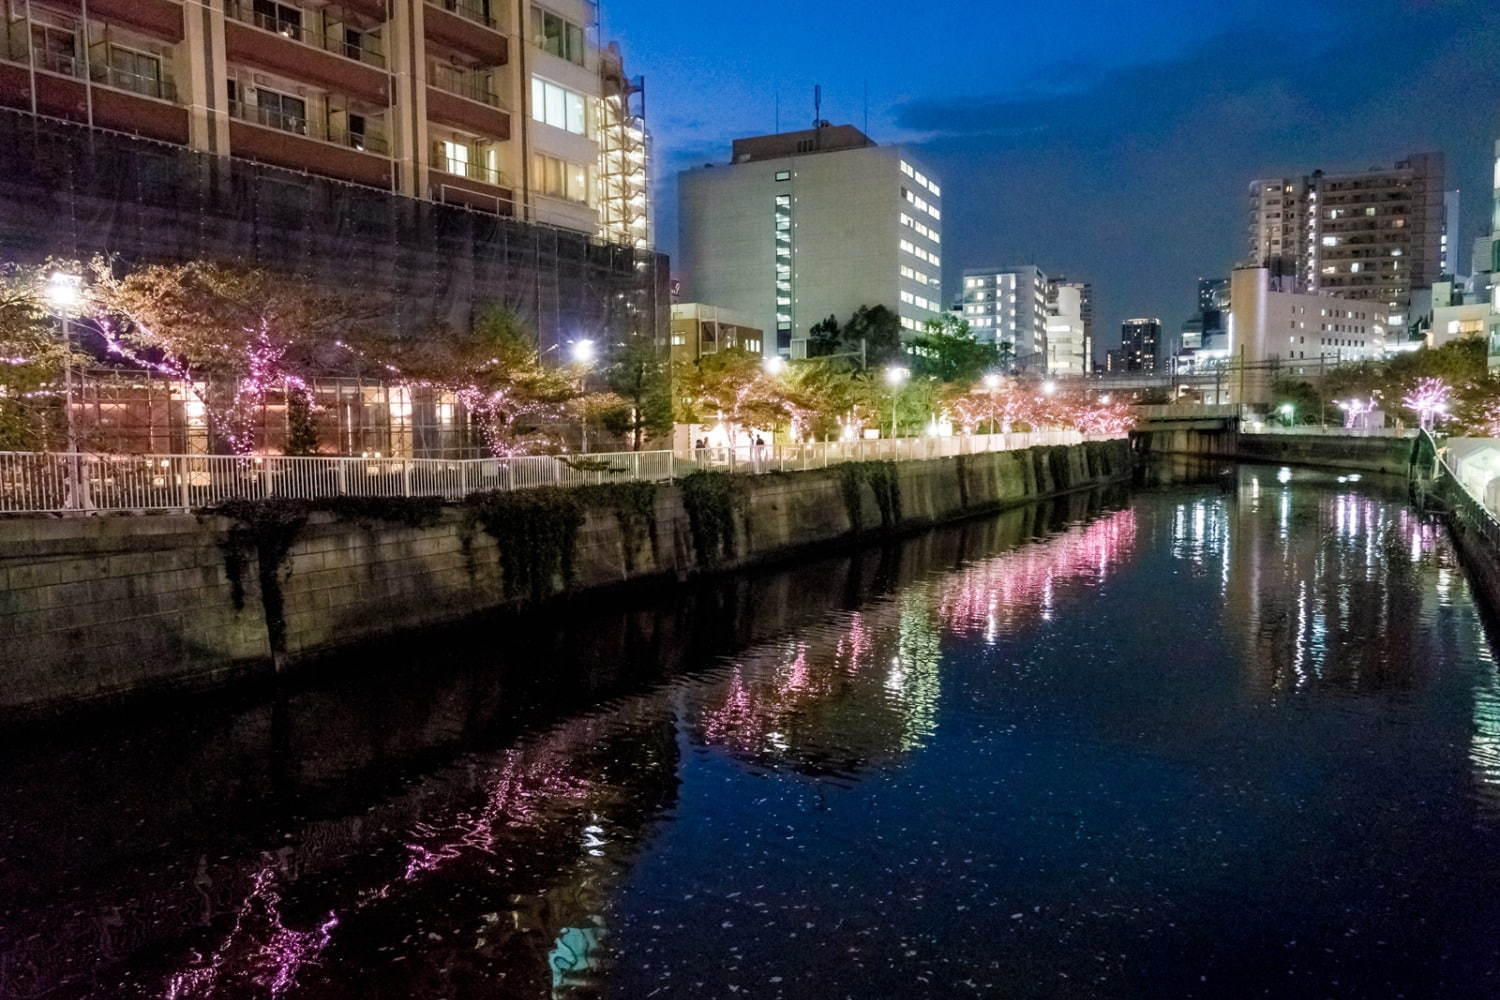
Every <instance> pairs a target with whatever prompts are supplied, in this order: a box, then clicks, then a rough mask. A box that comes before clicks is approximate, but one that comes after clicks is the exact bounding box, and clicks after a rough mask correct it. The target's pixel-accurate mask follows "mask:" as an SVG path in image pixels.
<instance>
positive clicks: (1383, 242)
mask: <svg viewBox="0 0 1500 1000" xmlns="http://www.w3.org/2000/svg"><path fill="white" fill-rule="evenodd" d="M1444 199H1445V189H1444V162H1443V156H1442V154H1440V153H1426V154H1420V155H1415V156H1411V157H1408V158H1407V159H1405V160H1402V161H1401V162H1399V163H1397V164H1396V165H1395V166H1394V167H1392V168H1390V169H1388V170H1369V171H1364V172H1360V173H1341V174H1327V173H1324V172H1322V171H1317V172H1315V173H1313V174H1310V175H1308V176H1305V177H1283V178H1270V179H1265V180H1258V181H1255V182H1254V183H1252V184H1251V186H1250V197H1249V201H1250V225H1249V247H1248V254H1247V257H1246V260H1245V263H1246V264H1247V265H1249V266H1253V267H1263V268H1265V269H1266V270H1267V271H1268V272H1269V276H1270V277H1271V278H1275V279H1283V278H1290V279H1292V280H1294V281H1295V282H1296V283H1297V287H1298V288H1299V289H1300V290H1301V291H1305V292H1313V293H1316V292H1325V293H1327V294H1330V295H1337V296H1340V297H1342V298H1345V299H1350V300H1356V301H1361V302H1368V303H1371V304H1372V306H1373V307H1374V311H1375V312H1376V313H1377V314H1379V317H1380V321H1381V322H1382V323H1383V324H1384V325H1386V326H1388V327H1400V326H1405V325H1406V323H1407V321H1408V315H1407V313H1408V310H1409V308H1410V305H1411V299H1412V293H1413V291H1414V290H1415V289H1418V288H1424V287H1428V286H1430V285H1431V284H1432V283H1433V282H1435V281H1437V280H1438V278H1439V277H1440V276H1441V275H1442V273H1443V266H1444V262H1445V254H1444V250H1443V233H1444V231H1445V228H1446V226H1447V221H1446V219H1447V214H1446V209H1445V203H1444Z"/></svg>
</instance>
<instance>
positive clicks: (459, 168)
mask: <svg viewBox="0 0 1500 1000" xmlns="http://www.w3.org/2000/svg"><path fill="white" fill-rule="evenodd" d="M438 168H439V169H440V170H442V171H443V172H444V173H449V174H453V175H454V176H456V177H467V178H468V179H469V180H471V181H483V182H484V183H486V184H494V185H495V186H496V187H499V186H500V171H498V170H496V169H495V168H494V167H487V166H485V165H484V164H482V163H475V162H473V161H471V160H459V159H455V158H454V157H451V156H445V157H443V158H442V159H441V160H440V161H439V163H438Z"/></svg>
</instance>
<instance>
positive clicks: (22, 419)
mask: <svg viewBox="0 0 1500 1000" xmlns="http://www.w3.org/2000/svg"><path fill="white" fill-rule="evenodd" d="M51 271H52V267H51V266H50V265H49V266H47V267H42V268H30V267H20V266H17V265H3V266H0V451H29V450H34V449H39V448H46V447H49V446H50V445H52V444H53V442H52V441H51V440H49V435H48V431H49V421H48V419H47V414H48V412H49V406H48V401H49V400H52V399H56V398H57V397H58V391H57V383H58V382H59V381H60V380H61V378H62V373H63V368H64V366H65V364H67V363H68V362H69V360H70V359H71V358H72V357H73V356H72V355H71V354H70V352H69V349H68V346H67V345H66V344H64V343H63V339H62V337H61V335H60V333H59V331H58V327H57V323H56V322H55V321H54V320H53V318H52V317H51V316H50V315H49V314H48V311H47V307H46V304H45V302H44V300H43V297H42V289H43V288H44V286H45V284H46V281H47V276H48V275H49V274H50V273H51ZM74 363H76V360H75V361H74Z"/></svg>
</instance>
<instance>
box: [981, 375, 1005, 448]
mask: <svg viewBox="0 0 1500 1000" xmlns="http://www.w3.org/2000/svg"><path fill="white" fill-rule="evenodd" d="M1000 384H1001V378H1000V376H999V375H997V374H995V373H994V372H990V373H989V374H988V375H986V376H985V377H984V387H985V388H986V389H988V390H989V393H990V433H991V434H993V433H995V393H996V392H997V391H998V390H999V388H1000Z"/></svg>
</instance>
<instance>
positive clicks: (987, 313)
mask: <svg viewBox="0 0 1500 1000" xmlns="http://www.w3.org/2000/svg"><path fill="white" fill-rule="evenodd" d="M1051 296H1052V285H1051V282H1050V281H1049V280H1048V278H1047V275H1046V274H1044V273H1042V270H1041V268H1039V267H1036V266H1034V265H1030V264H1027V265H1021V266H1016V267H991V268H971V269H968V270H965V271H964V319H966V320H968V321H969V326H970V327H971V328H972V329H973V331H974V336H975V338H976V339H977V340H978V341H979V342H980V343H982V344H996V345H1009V352H1010V353H1011V354H1012V356H1013V357H1014V359H1015V360H1014V364H1015V366H1016V367H1017V368H1018V369H1021V370H1044V369H1045V368H1046V366H1047V363H1048V356H1049V352H1048V347H1047V322H1048V319H1049V318H1050V312H1051V307H1050V300H1051ZM1078 312H1079V314H1080V316H1081V313H1082V303H1081V302H1080V304H1079V309H1078ZM1080 323H1081V319H1080ZM1002 349H1003V348H1002Z"/></svg>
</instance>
